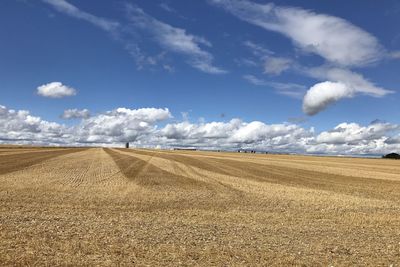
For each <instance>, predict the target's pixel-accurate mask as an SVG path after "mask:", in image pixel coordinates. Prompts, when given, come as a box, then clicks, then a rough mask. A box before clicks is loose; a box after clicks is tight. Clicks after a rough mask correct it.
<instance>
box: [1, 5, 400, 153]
mask: <svg viewBox="0 0 400 267" xmlns="http://www.w3.org/2000/svg"><path fill="white" fill-rule="evenodd" d="M0 25H2V26H1V27H0V36H1V39H0V40H1V41H0V88H1V89H0V143H7V144H8V143H12V144H40V145H74V146H75V145H78V146H79V145H85V146H86V145H88V146H89V145H92V146H116V145H121V144H123V143H125V142H130V143H131V145H132V146H133V147H149V148H172V147H196V148H202V149H224V150H237V149H254V150H258V151H270V152H285V153H304V154H333V155H380V154H384V153H389V152H400V105H399V103H400V97H399V91H400V88H399V84H400V75H399V74H400V73H399V70H400V30H399V28H398V25H400V3H399V2H398V1H396V0H385V1H375V0H365V1H347V2H346V3H344V2H338V1H318V0H307V1H299V0H296V1H294V0H291V1H289V0H282V1H275V2H272V1H261V0H258V1H257V0H251V1H250V0H249V1H248V0H199V1H187V0H154V1H146V0H123V1H119V0H117V1H97V2H96V4H93V1H89V0H5V1H1V2H0Z"/></svg>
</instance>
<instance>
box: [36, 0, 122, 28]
mask: <svg viewBox="0 0 400 267" xmlns="http://www.w3.org/2000/svg"><path fill="white" fill-rule="evenodd" d="M42 1H43V2H45V3H47V4H49V5H51V6H52V7H53V8H54V9H56V10H57V11H58V12H61V13H64V14H66V15H69V16H71V17H74V18H77V19H81V20H85V21H87V22H89V23H91V24H93V25H95V26H96V27H99V28H101V29H103V30H105V31H108V32H111V33H114V32H115V31H116V30H117V28H118V27H119V26H120V24H119V23H118V22H115V21H112V20H109V19H105V18H101V17H97V16H94V15H92V14H90V13H87V12H84V11H82V10H80V9H79V8H77V7H76V6H74V5H72V4H70V3H68V2H67V1H66V0H42Z"/></svg>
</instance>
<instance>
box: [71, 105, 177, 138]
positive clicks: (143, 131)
mask: <svg viewBox="0 0 400 267" xmlns="http://www.w3.org/2000/svg"><path fill="white" fill-rule="evenodd" d="M171 117H172V115H171V113H170V112H169V110H168V109H157V108H141V109H127V108H117V109H115V110H112V111H108V112H106V113H103V114H98V115H96V116H93V117H91V118H88V119H86V120H83V121H82V122H81V123H80V124H79V125H78V126H77V127H75V129H74V130H75V131H76V132H77V136H78V137H79V139H78V140H77V142H83V143H85V142H88V143H115V142H134V141H138V140H140V139H142V138H146V137H147V136H148V135H151V134H152V133H153V132H154V131H155V130H156V128H157V127H156V123H157V122H160V121H165V120H167V119H169V118H171Z"/></svg>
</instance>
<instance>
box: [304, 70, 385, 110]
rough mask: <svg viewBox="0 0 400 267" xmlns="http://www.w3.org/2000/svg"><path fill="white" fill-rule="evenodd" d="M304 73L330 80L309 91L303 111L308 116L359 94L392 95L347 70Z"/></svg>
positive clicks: (306, 71) (308, 71) (316, 85)
mask: <svg viewBox="0 0 400 267" xmlns="http://www.w3.org/2000/svg"><path fill="white" fill-rule="evenodd" d="M303 71H304V72H305V73H306V74H307V75H309V76H311V77H314V78H316V79H320V80H324V79H327V80H328V81H325V82H322V83H317V84H315V85H314V86H312V87H311V88H310V89H309V90H308V91H307V94H306V95H305V97H304V101H303V111H304V112H305V113H306V114H308V115H315V114H317V113H318V112H320V111H322V110H324V109H325V108H327V107H328V106H329V105H330V104H332V103H334V102H336V101H339V100H340V99H343V98H351V97H354V96H355V95H357V94H364V95H369V96H373V97H383V96H385V95H387V94H390V93H392V91H390V90H387V89H384V88H382V87H378V86H376V85H375V84H373V83H372V82H370V81H368V80H366V79H365V78H364V77H363V76H362V75H361V74H358V73H355V72H352V71H350V70H346V69H341V68H331V67H324V66H323V67H316V68H305V69H304V70H303Z"/></svg>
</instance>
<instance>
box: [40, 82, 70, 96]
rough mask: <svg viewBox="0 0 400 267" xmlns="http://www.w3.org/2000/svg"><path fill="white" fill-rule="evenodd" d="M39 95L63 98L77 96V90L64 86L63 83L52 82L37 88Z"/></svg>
mask: <svg viewBox="0 0 400 267" xmlns="http://www.w3.org/2000/svg"><path fill="white" fill-rule="evenodd" d="M37 94H38V95H40V96H44V97H50V98H62V97H66V96H74V95H76V90H75V89H74V88H72V87H69V86H66V85H64V84H62V83H61V82H51V83H47V84H43V85H41V86H39V87H38V88H37Z"/></svg>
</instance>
